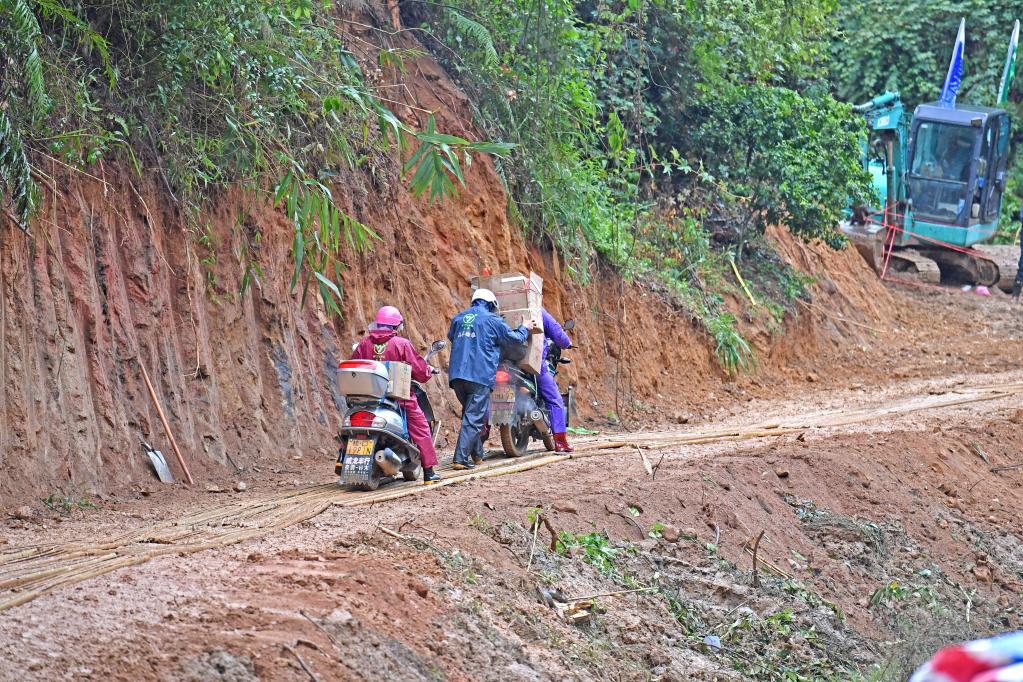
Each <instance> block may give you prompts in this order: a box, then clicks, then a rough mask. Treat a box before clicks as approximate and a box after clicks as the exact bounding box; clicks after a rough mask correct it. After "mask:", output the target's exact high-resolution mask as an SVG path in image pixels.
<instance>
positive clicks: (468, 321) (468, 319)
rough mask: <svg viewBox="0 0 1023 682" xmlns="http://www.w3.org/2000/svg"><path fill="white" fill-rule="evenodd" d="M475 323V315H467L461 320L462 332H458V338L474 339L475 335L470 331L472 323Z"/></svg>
mask: <svg viewBox="0 0 1023 682" xmlns="http://www.w3.org/2000/svg"><path fill="white" fill-rule="evenodd" d="M475 321H476V313H469V314H468V315H466V316H465V317H463V318H462V331H460V332H458V337H459V338H463V337H465V338H470V339H471V338H476V333H475V332H474V331H473V330H472V323H473V322H475Z"/></svg>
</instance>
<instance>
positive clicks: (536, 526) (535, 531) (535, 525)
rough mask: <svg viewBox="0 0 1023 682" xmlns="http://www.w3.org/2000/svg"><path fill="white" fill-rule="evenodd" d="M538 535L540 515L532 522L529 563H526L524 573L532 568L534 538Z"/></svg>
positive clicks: (534, 546)
mask: <svg viewBox="0 0 1023 682" xmlns="http://www.w3.org/2000/svg"><path fill="white" fill-rule="evenodd" d="M539 534H540V515H539V514H537V515H536V519H534V520H533V543H532V544H531V545H530V546H529V561H527V562H526V573H529V569H530V568H532V566H533V552H534V551H536V536H537V535H539Z"/></svg>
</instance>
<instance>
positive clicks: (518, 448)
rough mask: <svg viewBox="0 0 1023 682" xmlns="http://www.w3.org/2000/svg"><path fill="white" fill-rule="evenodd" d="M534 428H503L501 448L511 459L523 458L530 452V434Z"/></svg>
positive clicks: (515, 426) (503, 426)
mask: <svg viewBox="0 0 1023 682" xmlns="http://www.w3.org/2000/svg"><path fill="white" fill-rule="evenodd" d="M531 430H532V427H531V426H530V427H529V428H522V427H521V426H519V425H517V424H516V425H512V426H506V425H502V426H501V448H502V449H503V450H504V454H506V455H508V456H509V457H522V456H523V455H524V454H526V452H528V451H529V432H530V431H531Z"/></svg>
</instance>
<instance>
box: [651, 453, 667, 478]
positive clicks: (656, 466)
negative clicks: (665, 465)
mask: <svg viewBox="0 0 1023 682" xmlns="http://www.w3.org/2000/svg"><path fill="white" fill-rule="evenodd" d="M667 454H668V453H667V452H662V453H661V458H660V459H659V460H657V464H655V465H654V473H653V475H652V476H650V480H651V481H652V480H655V479H656V478H657V470H658V469H660V468H661V462H663V461H664V456H665V455H667Z"/></svg>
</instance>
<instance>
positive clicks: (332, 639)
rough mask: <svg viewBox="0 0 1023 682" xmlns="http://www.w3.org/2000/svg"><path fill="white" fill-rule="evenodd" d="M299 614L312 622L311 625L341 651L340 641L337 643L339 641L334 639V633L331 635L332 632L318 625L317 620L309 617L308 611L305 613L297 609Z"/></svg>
mask: <svg viewBox="0 0 1023 682" xmlns="http://www.w3.org/2000/svg"><path fill="white" fill-rule="evenodd" d="M299 614H300V615H301V616H302V617H303V618H305V619H306V620H307V621H309V622H310V623H312V624H313V625H314V626H315V627H316V629H318V630H319V631H320V632H322V633H323V634H324V635H326V636H327V639H329V640H330V643H331V644H333V645H334V646H335V647H336V648H337V649H338V651H342V648H341V644H340V643H339V642H338V641H337V640H336V639H334V635H332V634H330V633H329V632H327V628H325V627H323V626H322V625H320V624H319V623H317V622H316V621H315V620H313V619H312V618H311V617H310V616H309V614H308V613H306V612H305V611H299Z"/></svg>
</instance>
